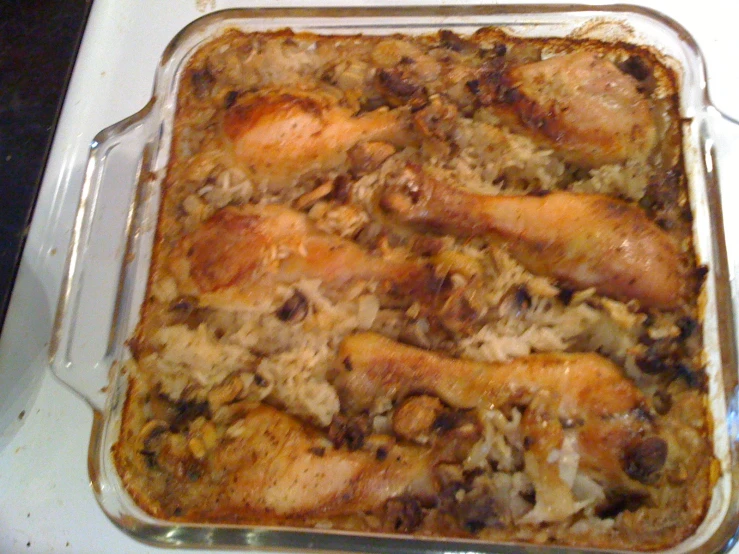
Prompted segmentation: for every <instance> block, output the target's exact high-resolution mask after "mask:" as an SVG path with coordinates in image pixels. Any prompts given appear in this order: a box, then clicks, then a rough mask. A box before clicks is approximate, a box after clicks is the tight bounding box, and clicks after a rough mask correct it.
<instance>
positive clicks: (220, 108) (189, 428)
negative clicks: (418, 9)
mask: <svg viewBox="0 0 739 554" xmlns="http://www.w3.org/2000/svg"><path fill="white" fill-rule="evenodd" d="M675 79H676V78H675V76H674V74H673V73H672V72H671V71H670V70H669V69H668V67H667V66H666V65H665V64H664V63H663V62H662V61H661V60H660V59H659V56H658V55H656V54H655V53H653V52H651V51H649V50H647V49H641V48H637V47H634V46H629V45H625V44H606V43H601V42H597V41H591V40H576V39H548V40H544V39H523V38H517V37H514V36H511V35H508V34H505V33H504V32H502V31H501V30H498V29H494V28H485V29H481V30H479V31H477V32H476V33H474V34H472V35H470V36H460V35H457V34H455V33H453V32H451V31H440V32H438V33H435V34H432V35H424V36H411V35H403V34H396V35H385V36H369V35H355V36H327V35H317V34H311V33H295V32H292V31H289V30H283V31H277V32H253V33H248V32H243V31H239V30H229V31H227V32H225V33H223V34H222V35H221V36H219V37H217V38H215V39H214V40H212V41H211V42H209V43H207V44H206V45H205V46H204V47H202V48H200V49H199V50H198V51H197V52H196V53H194V54H193V56H192V57H191V58H190V60H189V62H188V65H187V67H186V69H185V70H184V71H183V73H182V77H181V81H180V85H179V91H178V98H177V102H178V103H177V111H176V115H175V122H174V133H173V140H172V148H171V153H170V158H169V165H168V170H167V175H166V178H165V180H164V183H163V185H162V191H163V193H162V201H161V207H160V215H159V220H158V227H157V232H156V241H155V246H154V252H153V256H152V265H151V271H150V275H149V283H148V289H147V295H146V300H145V302H144V305H143V308H142V312H141V319H140V322H139V325H138V327H137V330H136V332H135V335H134V336H133V337H132V338H131V340H130V341H129V344H130V347H131V351H132V352H133V358H132V360H130V361H128V362H127V363H126V372H127V374H128V376H129V383H130V384H129V392H128V395H127V399H126V405H125V408H124V414H123V421H122V427H121V432H120V437H119V440H118V441H117V443H116V445H115V446H114V451H113V455H114V459H115V463H116V466H117V468H118V471H119V473H120V476H121V479H122V481H123V483H124V485H125V487H126V489H127V491H128V492H129V493H130V495H131V496H132V498H133V499H134V500H135V501H136V503H137V504H138V505H139V506H140V507H141V508H143V509H144V510H145V511H146V512H148V513H149V514H151V515H153V516H155V517H158V518H162V519H166V520H170V521H182V522H197V523H233V524H244V525H259V526H281V527H293V528H294V527H311V528H318V529H334V530H346V531H352V532H370V533H399V534H404V535H416V536H424V537H459V538H470V539H479V540H484V541H488V542H503V541H506V542H511V541H512V542H524V543H556V544H562V545H576V546H585V547H598V548H618V549H633V550H655V549H661V548H667V547H669V546H671V545H674V544H677V543H679V542H680V541H682V540H683V539H685V538H686V537H688V536H690V535H691V534H692V533H693V532H694V531H695V529H696V528H697V527H698V525H699V524H700V522H701V521H702V519H703V517H704V515H705V513H706V511H707V509H708V505H709V503H710V500H711V490H712V488H713V485H714V483H715V482H716V480H717V478H718V474H719V464H718V462H717V461H716V459H715V458H714V455H713V449H712V443H711V438H710V437H711V433H712V422H711V419H710V415H709V412H708V409H707V406H706V376H705V373H704V359H703V349H702V330H701V288H702V284H703V281H704V278H705V268H703V267H701V266H699V265H697V263H696V256H695V253H694V249H693V241H692V217H691V211H690V203H689V198H688V193H687V186H686V180H685V175H684V169H683V158H682V153H681V143H682V142H681V141H682V137H681V130H680V120H679V115H678V106H677V93H676V90H677V84H676V82H675Z"/></svg>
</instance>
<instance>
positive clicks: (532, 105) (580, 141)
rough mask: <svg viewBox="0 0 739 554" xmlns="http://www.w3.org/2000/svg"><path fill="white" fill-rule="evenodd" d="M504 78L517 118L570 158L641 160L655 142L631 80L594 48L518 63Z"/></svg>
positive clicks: (589, 163) (595, 162)
mask: <svg viewBox="0 0 739 554" xmlns="http://www.w3.org/2000/svg"><path fill="white" fill-rule="evenodd" d="M506 80H507V84H508V86H509V87H510V91H509V92H508V93H507V95H506V100H507V101H509V102H511V103H512V107H513V109H514V111H515V112H516V114H517V115H518V119H519V121H520V122H521V123H522V124H523V125H524V126H525V127H526V128H527V129H529V130H530V131H531V132H532V133H533V134H534V137H535V138H538V139H540V140H542V141H544V142H545V143H547V144H548V145H550V146H551V147H552V148H554V149H555V150H557V151H558V152H560V153H561V154H562V155H563V157H565V158H566V159H568V160H569V161H573V162H575V163H578V164H580V165H583V166H586V167H597V166H600V165H604V164H610V163H620V162H624V161H626V160H643V159H645V158H646V157H647V156H648V155H649V153H650V152H651V151H652V149H653V148H654V145H655V144H656V140H657V132H656V127H655V122H654V120H653V118H652V115H651V113H650V111H649V103H648V102H647V99H646V98H644V96H643V95H642V94H641V93H640V92H639V91H638V89H637V85H638V83H637V82H636V80H635V79H633V78H632V77H630V76H629V75H626V74H625V73H623V72H622V71H620V70H619V69H618V68H617V67H616V66H615V65H614V64H612V63H611V62H610V61H608V60H605V59H603V58H601V57H599V56H598V55H597V54H595V53H593V52H578V53H575V54H565V55H562V56H555V57H552V58H549V59H547V60H543V61H540V62H534V63H529V64H524V65H520V66H517V67H514V68H513V69H511V70H510V71H509V72H508V74H507V76H506Z"/></svg>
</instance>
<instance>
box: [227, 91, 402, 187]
mask: <svg viewBox="0 0 739 554" xmlns="http://www.w3.org/2000/svg"><path fill="white" fill-rule="evenodd" d="M223 126H224V132H225V134H226V136H227V137H228V139H229V140H230V141H231V143H232V144H233V148H234V153H235V155H236V157H237V158H238V159H239V160H240V161H241V163H242V165H243V166H244V167H245V168H246V169H247V170H248V171H249V172H250V173H251V175H252V177H253V178H254V179H255V180H256V181H257V182H259V183H267V184H268V186H269V187H270V188H271V189H272V190H277V189H279V188H280V187H282V186H284V185H287V184H289V183H290V182H291V181H293V180H295V179H297V178H299V177H301V176H302V175H305V174H306V173H308V172H310V171H313V170H327V169H330V168H332V167H334V166H335V165H337V164H338V163H340V161H341V159H342V157H343V156H344V155H345V154H346V152H347V151H348V150H349V149H350V148H351V147H352V146H354V145H355V144H357V143H358V142H360V141H386V142H390V143H393V144H403V145H404V144H407V143H408V141H409V140H410V133H409V130H408V128H409V124H408V122H407V121H406V120H405V119H404V118H403V115H402V114H401V113H400V112H398V111H388V110H382V109H381V110H376V111H374V112H369V113H366V114H364V115H361V116H355V115H354V114H353V112H352V111H351V110H350V109H348V108H345V107H343V106H341V105H340V104H339V103H338V102H337V100H336V98H335V97H333V96H329V95H327V94H321V93H319V92H307V91H301V90H292V89H290V90H282V89H279V90H274V91H269V92H260V93H259V94H254V95H249V96H245V97H243V98H242V99H240V100H239V102H237V103H236V104H235V105H234V106H232V107H231V108H229V110H228V112H227V113H226V116H225V119H224V122H223Z"/></svg>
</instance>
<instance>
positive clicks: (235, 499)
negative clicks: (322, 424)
mask: <svg viewBox="0 0 739 554" xmlns="http://www.w3.org/2000/svg"><path fill="white" fill-rule="evenodd" d="M233 434H234V435H236V437H235V438H234V439H233V440H232V441H231V442H230V443H229V444H228V445H227V446H226V447H225V448H224V449H223V450H221V451H219V452H218V453H217V457H216V458H215V459H214V460H213V465H212V468H211V469H212V471H214V472H218V471H223V473H224V475H226V478H225V479H226V481H225V482H224V483H223V486H222V490H223V491H224V492H223V494H224V496H225V499H224V501H225V502H226V503H227V505H226V506H224V507H223V509H224V510H228V509H229V506H232V507H237V509H238V510H239V511H241V510H246V511H247V512H250V513H255V514H268V515H277V516H299V515H310V514H314V515H315V514H320V515H323V516H330V515H332V514H346V513H348V512H351V511H358V512H360V511H366V510H373V509H375V508H379V507H382V506H383V504H384V503H385V502H386V501H387V500H388V499H390V498H393V497H396V496H401V495H416V494H418V495H426V494H433V488H432V487H433V485H432V483H431V467H430V462H429V460H428V457H427V450H424V449H422V448H419V447H414V446H398V445H394V446H391V447H389V450H387V454H388V455H387V456H386V457H384V459H383V460H378V459H377V457H376V456H375V455H374V454H373V453H371V452H366V451H354V452H350V451H347V450H337V449H334V448H333V447H331V446H330V445H328V446H327V441H326V439H325V438H323V437H322V436H321V435H320V434H319V433H317V432H315V431H313V430H311V429H309V428H308V427H306V426H305V425H304V424H303V423H301V422H300V421H299V420H297V419H295V418H293V417H291V416H289V415H286V414H285V413H283V412H281V411H279V410H276V409H274V408H270V407H268V406H260V407H258V408H256V409H255V410H253V411H251V412H249V413H248V414H247V415H246V416H245V417H244V419H243V420H241V422H240V423H239V424H238V427H237V428H235V429H234V432H233Z"/></svg>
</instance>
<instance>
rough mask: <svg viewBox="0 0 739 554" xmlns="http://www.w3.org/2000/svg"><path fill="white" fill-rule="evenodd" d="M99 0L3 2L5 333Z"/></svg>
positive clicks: (0, 296) (0, 288)
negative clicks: (62, 113)
mask: <svg viewBox="0 0 739 554" xmlns="http://www.w3.org/2000/svg"><path fill="white" fill-rule="evenodd" d="M91 4H92V0H0V328H2V323H3V321H4V319H5V313H6V311H7V308H8V300H9V298H10V292H11V290H12V287H13V281H14V279H15V275H16V273H17V270H18V262H19V261H20V254H21V251H22V248H23V243H24V241H25V238H26V235H27V234H28V225H29V222H30V219H31V214H32V213H33V206H34V204H35V201H36V196H37V194H38V189H39V186H40V184H41V178H42V177H43V174H44V166H45V165H46V159H47V157H48V154H49V148H50V146H51V140H52V138H53V135H54V129H55V127H56V122H57V119H58V116H59V110H60V108H61V105H62V101H63V99H64V93H65V92H66V89H67V84H68V81H69V76H70V75H71V72H72V67H73V65H74V59H75V56H76V54H77V49H78V48H79V43H80V39H81V37H82V31H83V29H84V27H85V22H86V20H87V15H88V13H89V10H90V6H91Z"/></svg>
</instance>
